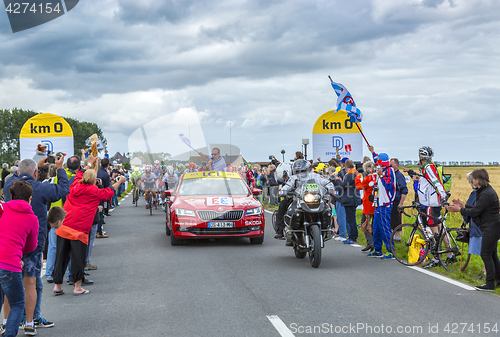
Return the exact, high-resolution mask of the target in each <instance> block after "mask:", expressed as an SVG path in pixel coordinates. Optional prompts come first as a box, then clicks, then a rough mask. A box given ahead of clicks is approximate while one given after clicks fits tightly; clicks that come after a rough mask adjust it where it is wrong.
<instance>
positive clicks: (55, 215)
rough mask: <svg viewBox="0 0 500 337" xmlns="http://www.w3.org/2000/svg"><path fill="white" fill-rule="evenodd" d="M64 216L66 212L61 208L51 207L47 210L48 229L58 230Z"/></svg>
mask: <svg viewBox="0 0 500 337" xmlns="http://www.w3.org/2000/svg"><path fill="white" fill-rule="evenodd" d="M65 216H66V211H65V210H64V209H63V208H62V207H59V206H53V207H51V208H50V210H49V214H48V215H47V222H48V223H49V226H50V228H55V229H58V228H59V227H61V225H62V222H63V220H64V217H65Z"/></svg>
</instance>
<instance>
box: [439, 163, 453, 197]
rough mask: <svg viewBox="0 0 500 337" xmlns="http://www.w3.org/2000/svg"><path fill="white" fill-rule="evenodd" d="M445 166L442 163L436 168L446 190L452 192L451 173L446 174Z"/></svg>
mask: <svg viewBox="0 0 500 337" xmlns="http://www.w3.org/2000/svg"><path fill="white" fill-rule="evenodd" d="M443 168H444V167H443V166H441V165H439V166H437V165H436V170H437V172H438V175H439V179H441V182H442V183H443V187H444V190H445V191H446V192H450V190H451V174H445V173H444V172H443Z"/></svg>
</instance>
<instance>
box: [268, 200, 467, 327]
mask: <svg viewBox="0 0 500 337" xmlns="http://www.w3.org/2000/svg"><path fill="white" fill-rule="evenodd" d="M265 212H266V213H269V214H273V212H271V211H268V210H267V209H266V210H265ZM350 246H352V247H356V248H361V247H363V246H361V245H358V244H356V243H355V244H352V245H350ZM408 268H411V269H413V270H416V271H419V272H421V273H424V274H427V275H429V276H432V277H435V278H437V279H440V280H442V281H445V282H448V283H451V284H453V285H456V286H457V287H460V288H463V289H465V290H476V288H474V287H472V286H470V285H467V284H465V283H462V282H459V281H455V280H453V279H451V278H449V277H446V276H443V275H440V274H437V273H434V272H432V271H428V270H425V269H423V268H420V267H417V266H408ZM270 317H276V318H277V319H278V320H279V321H280V322H281V323H283V322H282V321H281V319H280V318H279V317H278V316H267V318H269V320H270V321H271V322H273V321H272V320H271V318H270ZM273 324H274V323H273ZM283 325H284V323H283ZM285 328H286V325H285ZM287 330H288V328H287ZM278 331H279V330H278ZM284 336H289V335H284ZM291 336H293V335H291Z"/></svg>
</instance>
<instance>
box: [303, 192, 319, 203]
mask: <svg viewBox="0 0 500 337" xmlns="http://www.w3.org/2000/svg"><path fill="white" fill-rule="evenodd" d="M304 201H305V202H318V201H319V195H317V194H312V193H307V194H306V195H304Z"/></svg>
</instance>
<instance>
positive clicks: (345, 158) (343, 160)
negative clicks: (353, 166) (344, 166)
mask: <svg viewBox="0 0 500 337" xmlns="http://www.w3.org/2000/svg"><path fill="white" fill-rule="evenodd" d="M347 159H349V158H347V157H344V158H342V159H340V162H341V163H345V162H346V160H347Z"/></svg>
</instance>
